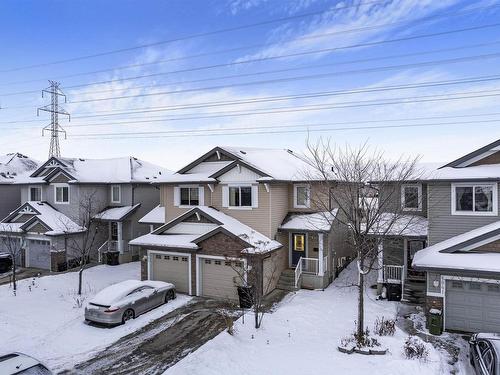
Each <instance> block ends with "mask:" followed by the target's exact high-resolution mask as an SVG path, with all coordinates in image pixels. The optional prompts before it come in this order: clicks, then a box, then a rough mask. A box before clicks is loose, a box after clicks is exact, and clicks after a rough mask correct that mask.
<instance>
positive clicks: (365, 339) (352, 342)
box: [340, 327, 380, 348]
mask: <svg viewBox="0 0 500 375" xmlns="http://www.w3.org/2000/svg"><path fill="white" fill-rule="evenodd" d="M340 346H342V347H349V346H355V347H357V348H375V347H378V346H380V343H379V342H378V340H377V339H376V338H375V337H371V336H370V330H369V329H368V327H367V328H366V329H365V330H364V332H363V335H362V336H361V337H358V335H357V334H356V331H354V332H353V333H351V334H350V335H349V336H346V337H343V338H341V339H340Z"/></svg>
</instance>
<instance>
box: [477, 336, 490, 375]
mask: <svg viewBox="0 0 500 375" xmlns="http://www.w3.org/2000/svg"><path fill="white" fill-rule="evenodd" d="M474 349H475V350H474V355H473V360H474V368H475V369H476V373H477V374H481V375H493V374H494V372H493V369H494V355H493V349H492V348H491V345H490V344H489V343H488V342H487V341H484V340H478V341H477V343H476V345H475V348H474Z"/></svg>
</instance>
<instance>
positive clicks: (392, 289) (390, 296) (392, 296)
mask: <svg viewBox="0 0 500 375" xmlns="http://www.w3.org/2000/svg"><path fill="white" fill-rule="evenodd" d="M387 300H388V301H401V284H387Z"/></svg>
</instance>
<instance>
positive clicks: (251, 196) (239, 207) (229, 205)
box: [227, 184, 255, 210]
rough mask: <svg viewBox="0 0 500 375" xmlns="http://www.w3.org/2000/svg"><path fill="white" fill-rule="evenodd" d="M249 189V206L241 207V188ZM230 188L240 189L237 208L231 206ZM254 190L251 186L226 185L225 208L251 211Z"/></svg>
mask: <svg viewBox="0 0 500 375" xmlns="http://www.w3.org/2000/svg"><path fill="white" fill-rule="evenodd" d="M242 187H249V188H250V206H242V205H241V188H242ZM231 188H239V189H240V205H239V206H231V197H230V190H231ZM253 195H254V188H253V186H252V184H228V185H227V207H228V208H229V209H231V210H251V209H252V208H254V199H255V198H254V196H253Z"/></svg>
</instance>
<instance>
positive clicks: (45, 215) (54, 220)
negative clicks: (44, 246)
mask: <svg viewBox="0 0 500 375" xmlns="http://www.w3.org/2000/svg"><path fill="white" fill-rule="evenodd" d="M26 209H31V210H32V211H33V212H34V214H33V217H32V218H30V219H28V220H27V221H26V222H24V223H11V222H10V221H11V220H13V219H14V218H15V217H16V216H18V215H19V214H20V213H22V212H23V210H26ZM37 221H38V222H40V223H41V224H42V225H43V226H45V227H46V228H48V231H47V232H45V233H44V234H45V235H47V236H58V235H63V234H66V233H80V232H84V231H85V230H86V229H85V228H82V227H80V226H79V225H78V224H76V223H75V222H74V221H73V220H71V219H70V218H69V217H67V216H66V215H64V214H63V213H62V212H59V211H57V210H56V209H55V208H54V207H52V206H51V205H50V204H48V203H46V202H31V201H28V202H26V203H24V204H23V205H21V206H20V207H18V208H17V209H16V210H14V211H13V212H12V213H11V214H10V215H8V216H7V217H6V218H5V219H3V220H2V222H1V223H0V231H3V232H27V231H28V228H29V227H30V226H31V225H32V224H34V223H35V222H37Z"/></svg>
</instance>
